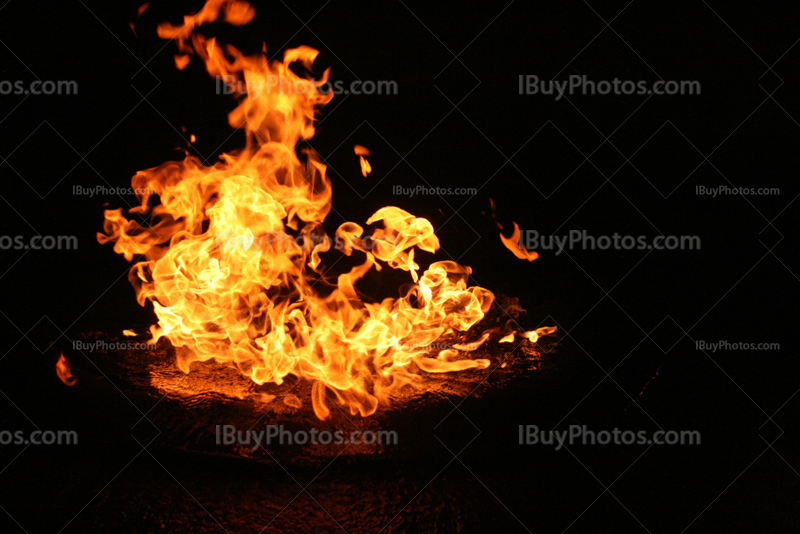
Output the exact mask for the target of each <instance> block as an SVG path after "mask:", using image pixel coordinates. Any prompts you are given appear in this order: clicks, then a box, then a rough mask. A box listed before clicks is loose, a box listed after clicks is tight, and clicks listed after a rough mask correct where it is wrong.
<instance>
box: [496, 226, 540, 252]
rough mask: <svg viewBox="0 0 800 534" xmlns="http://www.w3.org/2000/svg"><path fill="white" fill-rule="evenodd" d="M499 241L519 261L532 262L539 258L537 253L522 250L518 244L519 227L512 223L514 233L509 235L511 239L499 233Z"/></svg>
mask: <svg viewBox="0 0 800 534" xmlns="http://www.w3.org/2000/svg"><path fill="white" fill-rule="evenodd" d="M500 240H501V241H502V242H503V244H504V245H505V246H506V248H507V249H508V250H510V251H511V252H513V253H514V256H516V257H518V258H519V259H521V260H528V261H533V260H535V259H536V258H538V257H539V253H538V252H536V251H530V250H526V249H524V248H523V247H522V246H520V244H519V226H518V225H517V223H514V231H513V232H512V233H511V237H506V236H504V235H503V234H502V233H500Z"/></svg>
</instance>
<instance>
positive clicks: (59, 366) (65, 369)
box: [56, 352, 78, 386]
mask: <svg viewBox="0 0 800 534" xmlns="http://www.w3.org/2000/svg"><path fill="white" fill-rule="evenodd" d="M56 374H57V375H58V378H60V379H61V381H62V382H64V383H65V384H66V385H68V386H74V385H75V383H76V382H77V381H78V379H77V378H75V377H74V376H72V369H71V365H70V363H69V360H68V359H67V357H66V356H64V353H63V352H62V353H61V356H59V358H58V361H57V362H56Z"/></svg>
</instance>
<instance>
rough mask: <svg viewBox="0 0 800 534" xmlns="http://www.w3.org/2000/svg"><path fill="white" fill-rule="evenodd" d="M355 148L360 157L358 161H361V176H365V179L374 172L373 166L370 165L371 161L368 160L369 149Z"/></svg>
mask: <svg viewBox="0 0 800 534" xmlns="http://www.w3.org/2000/svg"><path fill="white" fill-rule="evenodd" d="M353 148H354V150H355V153H356V156H358V159H359V160H361V174H363V175H364V178H366V177H367V175H368V174H369V173H371V172H372V165H370V164H369V161H367V159H366V158H368V157H369V156H370V152H369V149H368V148H366V147H363V146H361V145H356V146H355V147H353ZM365 156H366V157H365Z"/></svg>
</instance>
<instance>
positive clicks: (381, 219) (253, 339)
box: [98, 0, 555, 419]
mask: <svg viewBox="0 0 800 534" xmlns="http://www.w3.org/2000/svg"><path fill="white" fill-rule="evenodd" d="M253 16H254V10H253V8H252V7H251V6H250V5H249V4H247V3H246V2H241V1H229V0H209V2H208V3H207V4H206V5H205V7H204V8H203V9H202V10H201V11H200V12H199V13H197V14H196V15H194V16H187V17H185V19H184V24H183V25H179V26H172V25H170V24H166V23H165V24H162V25H160V26H159V28H158V32H159V35H160V36H161V37H162V38H165V39H172V40H174V41H176V43H177V45H178V48H179V50H180V52H181V54H180V55H178V56H176V57H175V61H176V65H177V66H178V67H179V68H184V67H185V66H186V65H187V64H189V62H190V60H191V59H192V58H193V57H194V56H197V57H199V58H200V59H201V60H202V61H204V63H205V66H206V70H207V71H208V72H209V74H211V75H212V76H233V77H235V79H237V80H240V81H243V82H246V83H245V84H244V85H246V86H247V87H248V88H251V89H250V90H248V91H246V92H242V93H240V94H238V95H237V96H238V98H239V104H238V106H237V107H236V108H235V109H234V110H233V111H232V112H231V113H230V114H229V117H228V118H229V123H230V125H231V126H232V127H234V128H241V129H243V130H244V131H245V132H246V134H247V143H246V146H245V147H244V148H243V149H241V150H238V151H236V152H232V153H225V154H222V155H221V156H220V161H219V162H218V163H217V164H215V165H214V166H211V167H207V166H203V165H202V164H201V162H200V160H199V159H198V158H196V157H194V156H189V155H187V157H186V158H185V159H184V160H183V161H178V162H173V161H170V162H167V163H164V164H162V165H160V166H158V167H154V168H151V169H147V170H143V171H140V172H138V173H137V174H136V175H135V176H134V177H133V180H132V183H133V187H134V189H135V190H137V191H143V193H142V194H141V195H140V196H139V200H140V201H141V204H140V205H139V206H137V207H136V208H134V209H133V210H131V211H132V212H135V213H137V214H139V215H141V216H148V219H149V221H150V224H149V225H147V226H145V225H142V224H139V223H138V222H137V221H136V220H133V219H128V218H126V217H125V216H123V214H122V210H121V209H117V210H107V211H106V212H105V217H106V221H105V224H104V231H105V233H99V234H98V240H99V241H100V242H101V243H109V242H113V243H114V251H115V252H117V253H119V254H122V255H124V256H125V258H126V259H127V260H128V261H132V260H133V259H134V257H138V256H143V258H142V259H141V261H139V262H138V263H136V264H135V265H134V266H133V268H132V269H131V271H130V276H129V278H130V281H131V282H132V284H133V285H134V287H135V289H136V293H137V299H138V302H139V304H140V305H144V304H145V303H146V302H147V301H150V302H152V303H153V307H154V310H155V313H156V315H157V317H158V324H157V325H153V326H152V327H151V329H150V332H151V334H152V340H151V342H155V341H157V340H158V339H160V338H162V337H165V338H166V339H168V340H169V342H170V343H171V344H172V345H173V346H174V347H176V349H177V350H176V354H177V355H178V358H177V359H178V367H179V368H180V369H181V370H182V371H183V372H184V373H188V372H189V370H190V366H191V364H192V363H193V362H195V361H201V362H202V361H208V360H215V361H216V362H218V363H224V364H229V365H232V366H235V367H238V369H239V371H240V372H241V373H242V374H243V375H244V376H246V377H248V378H249V379H251V380H252V381H253V382H255V383H256V384H265V383H274V384H276V385H281V384H283V383H284V380H285V379H286V377H287V376H289V375H293V376H295V377H297V378H300V379H305V380H308V381H309V382H310V383H311V384H312V385H311V392H310V397H311V399H310V400H311V404H312V406H313V410H314V413H315V414H316V416H317V417H319V418H320V419H325V418H327V417H328V416H329V415H330V413H331V410H330V407H329V403H330V402H331V400H329V395H328V393H330V394H331V395H332V401H333V402H335V403H336V404H337V405H340V406H343V407H346V408H347V409H349V411H350V413H351V414H354V415H355V414H357V413H359V414H361V415H362V416H368V415H371V414H373V413H374V412H375V411H376V410H377V408H378V406H379V404H380V403H388V402H389V400H390V397H391V396H392V395H393V394H396V393H397V392H399V390H400V389H401V388H403V386H406V385H418V386H423V387H424V386H425V385H426V383H427V382H426V379H425V378H424V377H423V374H424V373H447V372H452V371H464V370H468V369H485V368H487V367H488V366H489V365H490V360H489V359H485V358H478V359H473V358H470V357H469V356H470V354H471V353H473V352H474V351H475V349H477V348H478V347H480V346H481V345H482V344H483V343H485V342H487V341H489V340H493V339H494V338H499V337H501V336H502V337H505V338H507V337H508V336H509V335H512V336H513V330H514V327H513V325H511V322H509V323H507V324H506V325H505V326H504V327H494V328H490V329H487V330H486V331H485V332H482V333H480V335H479V337H478V339H477V340H476V341H475V342H473V343H471V344H459V337H458V336H459V335H460V334H463V333H464V332H467V331H469V330H470V329H471V328H473V327H474V326H475V325H476V324H477V323H478V322H479V321H481V320H482V319H483V318H484V316H485V314H486V313H487V312H488V311H489V309H490V307H491V306H492V304H493V302H494V295H493V294H492V293H491V292H490V291H488V290H486V289H484V288H481V287H475V286H473V287H469V286H468V285H467V283H468V280H469V275H470V274H471V269H470V268H469V267H465V266H461V265H458V264H456V263H454V262H452V261H439V262H435V263H433V264H431V265H430V267H429V268H428V269H427V270H425V271H424V272H423V273H422V274H421V275H420V274H419V270H420V267H419V265H418V264H417V263H416V262H415V260H414V255H415V250H416V249H420V250H423V251H427V252H435V251H436V250H437V249H438V248H439V240H438V238H437V237H436V235H435V234H434V231H433V227H432V225H431V223H430V222H429V221H427V220H426V219H422V218H417V217H415V216H414V215H412V214H410V213H408V212H406V211H404V210H402V209H400V208H398V207H393V206H387V207H383V208H381V209H379V210H378V211H377V212H376V213H375V214H374V215H373V216H372V217H370V218H369V219H368V220H367V224H373V223H380V224H381V225H382V226H383V228H378V229H376V230H374V231H373V232H372V234H371V235H370V236H368V237H365V230H364V228H363V227H362V226H360V225H359V224H356V223H353V222H346V223H344V224H342V225H340V226H339V228H338V229H337V230H336V232H335V236H336V243H337V248H339V249H340V251H341V252H342V253H344V254H345V255H347V256H351V255H357V256H363V262H362V263H361V264H360V265H357V266H355V267H353V268H352V269H351V270H350V271H349V272H346V273H343V274H340V275H339V276H338V277H336V278H335V279H334V278H333V277H331V276H329V275H328V274H327V272H328V270H327V268H326V265H325V264H324V261H325V260H326V259H327V255H325V256H323V255H324V254H325V253H328V252H330V249H331V240H330V239H320V237H321V236H325V231H324V229H323V222H324V220H325V218H326V216H327V215H328V213H329V212H330V210H331V198H332V194H331V183H330V180H329V179H328V177H327V176H326V167H325V165H324V164H323V163H321V161H320V158H319V157H318V156H317V154H316V153H315V152H314V151H313V150H312V149H310V148H298V144H299V143H300V142H301V141H305V140H309V139H311V138H312V137H313V135H314V133H315V129H314V121H315V117H316V116H317V113H318V112H319V111H320V109H321V108H322V107H323V106H324V105H325V104H327V103H328V102H329V101H330V100H331V98H332V97H333V95H332V94H331V93H328V94H323V93H322V92H321V91H320V87H321V86H322V85H323V84H325V82H326V81H327V79H328V71H325V73H324V74H323V76H322V77H321V78H320V79H318V80H315V79H314V78H312V77H311V75H310V72H311V70H312V67H313V63H314V60H315V58H316V57H317V54H318V52H317V51H316V50H314V49H311V48H308V47H300V48H295V49H290V50H287V51H286V52H285V53H284V58H283V61H272V62H269V61H268V60H267V57H266V52H265V51H264V53H261V54H257V55H255V56H244V55H243V54H242V53H241V52H239V51H238V50H237V49H236V48H234V47H232V46H230V45H222V44H220V43H218V42H217V41H216V39H215V38H206V37H205V36H204V35H202V34H200V33H197V31H196V30H197V29H198V28H200V27H201V26H203V25H204V24H207V23H211V22H214V21H216V20H221V21H224V22H227V23H230V24H234V25H241V24H246V23H248V22H249V21H250V20H252V18H253ZM290 67H291V68H290ZM298 67H301V68H298ZM300 70H303V71H304V72H305V74H303V75H299V74H297V72H298V71H300ZM276 82H277V83H276ZM237 85H238V84H237ZM253 87H255V88H257V89H258V90H255V91H254V90H252V88H253ZM360 148H363V147H360ZM356 154H357V155H359V156H360V158H361V165H362V173H363V174H364V175H365V176H366V174H368V172H369V170H370V167H369V163H368V162H367V161H366V160H365V159H364V156H368V155H369V154H368V151H365V150H359V148H357V149H356ZM153 192H154V193H155V195H157V196H158V198H159V200H160V204H158V205H157V206H155V207H152V208H151V207H150V204H151V200H152V199H151V196H152V195H153ZM512 238H513V237H512ZM338 245H340V246H338ZM507 246H508V245H507ZM509 248H510V247H509ZM533 254H535V253H529V254H528V255H527V256H526V257H525V259H529V260H532V259H534V258H535V256H532V255H533ZM387 266H388V267H389V268H392V269H400V270H403V271H407V272H408V273H409V274H410V276H411V279H412V280H413V284H409V285H408V286H407V287H404V289H403V290H402V291H401V296H400V297H399V298H396V299H394V298H388V299H385V300H383V301H381V302H369V301H367V300H366V299H365V298H362V296H361V294H360V293H359V292H358V291H357V290H356V283H357V282H358V281H359V279H361V278H362V277H364V275H365V274H366V273H367V272H369V271H370V270H371V269H373V268H374V269H376V270H377V271H381V270H382V269H383V268H385V267H387ZM517 331H518V329H517ZM553 331H555V329H554V328H540V329H539V330H536V331H533V332H519V331H518V334H519V335H520V336H521V337H525V338H527V339H529V340H530V341H532V342H535V341H536V340H537V339H538V337H539V336H541V335H546V334H550V333H552V332H553ZM433 347H436V348H433ZM439 347H447V348H439Z"/></svg>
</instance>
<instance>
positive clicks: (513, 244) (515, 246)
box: [489, 198, 539, 340]
mask: <svg viewBox="0 0 800 534" xmlns="http://www.w3.org/2000/svg"><path fill="white" fill-rule="evenodd" d="M489 203H490V204H491V206H492V219H493V220H494V223H495V224H496V225H497V227H498V228H500V230H503V225H502V224H500V222H498V220H497V206H496V205H495V203H494V200H492V199H491V198H490V199H489ZM512 224H513V225H514V231H513V232H512V233H511V237H506V236H504V235H503V233H502V232H500V240H501V241H502V242H503V245H505V247H506V248H507V249H508V250H510V251H511V252H513V253H514V256H516V257H517V258H519V259H521V260H528V261H533V260H535V259H536V258H538V257H539V253H538V252H535V251H530V250H526V249H525V248H523V247H522V245H520V243H519V234H520V232H519V226H518V225H517V223H515V222H513V221H512ZM512 340H513V338H512Z"/></svg>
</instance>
